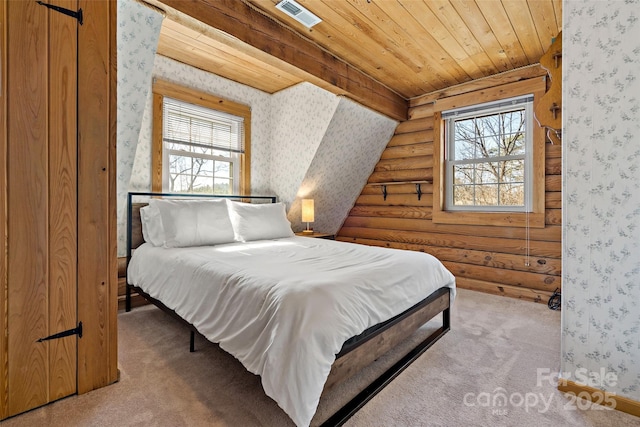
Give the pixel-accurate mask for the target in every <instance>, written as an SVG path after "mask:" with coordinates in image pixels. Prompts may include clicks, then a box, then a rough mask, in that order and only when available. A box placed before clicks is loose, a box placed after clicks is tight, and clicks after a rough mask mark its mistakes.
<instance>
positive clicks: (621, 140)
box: [561, 0, 640, 401]
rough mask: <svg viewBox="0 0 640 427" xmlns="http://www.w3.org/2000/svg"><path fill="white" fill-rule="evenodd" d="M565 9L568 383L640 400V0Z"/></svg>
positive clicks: (569, 3)
mask: <svg viewBox="0 0 640 427" xmlns="http://www.w3.org/2000/svg"><path fill="white" fill-rule="evenodd" d="M563 7H564V10H563V15H564V21H565V22H564V24H563V45H564V48H563V58H562V61H563V103H564V106H563V120H564V123H563V138H562V144H563V173H562V176H563V180H564V182H563V197H564V200H563V206H562V209H563V215H564V218H563V225H564V227H563V267H562V280H563V295H562V297H563V304H562V368H561V375H562V377H563V378H566V379H570V380H575V374H576V372H578V370H587V371H588V372H590V373H595V375H596V376H598V375H599V378H601V377H602V374H603V373H605V374H611V378H614V379H615V381H609V382H608V383H606V384H596V385H595V386H596V387H599V388H602V389H605V390H607V391H609V392H613V393H616V394H618V395H621V396H624V397H627V398H630V399H633V400H636V401H640V143H639V141H640V117H639V114H640V79H639V76H638V70H640V37H638V35H639V34H640V1H639V0H625V1H594V0H589V1H564V2H563Z"/></svg>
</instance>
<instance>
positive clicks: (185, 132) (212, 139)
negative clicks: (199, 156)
mask: <svg viewBox="0 0 640 427" xmlns="http://www.w3.org/2000/svg"><path fill="white" fill-rule="evenodd" d="M162 127H163V129H162V139H163V141H165V142H170V143H176V144H184V145H188V146H192V147H204V148H213V149H216V150H224V151H230V152H234V153H244V118H242V117H238V116H234V115H232V114H228V113H224V112H222V111H216V110H212V109H209V108H205V107H201V106H199V105H194V104H189V103H186V102H183V101H178V100H176V99H172V98H168V97H164V101H163V119H162Z"/></svg>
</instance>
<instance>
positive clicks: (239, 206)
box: [229, 202, 294, 242]
mask: <svg viewBox="0 0 640 427" xmlns="http://www.w3.org/2000/svg"><path fill="white" fill-rule="evenodd" d="M229 213H230V215H231V223H232V224H233V231H234V232H235V239H236V240H237V241H239V242H250V241H252V240H265V239H280V238H282V237H292V236H294V234H293V231H292V230H291V223H290V222H289V220H288V219H287V212H286V210H285V206H284V204H283V203H265V204H251V203H242V202H229Z"/></svg>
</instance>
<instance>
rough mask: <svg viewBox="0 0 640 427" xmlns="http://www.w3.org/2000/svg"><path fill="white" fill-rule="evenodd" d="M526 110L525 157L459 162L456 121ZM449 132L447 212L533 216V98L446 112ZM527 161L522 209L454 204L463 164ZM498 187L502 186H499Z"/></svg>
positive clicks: (446, 127)
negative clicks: (456, 173) (456, 175)
mask: <svg viewBox="0 0 640 427" xmlns="http://www.w3.org/2000/svg"><path fill="white" fill-rule="evenodd" d="M521 109H524V112H525V154H520V155H513V156H496V157H486V158H482V157H476V158H474V159H467V160H455V123H456V121H459V120H463V119H469V118H473V117H480V116H487V115H494V114H500V113H507V112H511V111H518V110H521ZM442 119H443V121H444V123H445V124H444V129H445V149H444V155H445V156H444V163H445V164H444V168H445V171H444V172H445V174H444V175H445V176H444V178H445V188H444V209H445V210H446V211H469V212H531V211H532V208H531V207H532V197H533V196H532V193H533V177H532V173H531V171H532V169H533V160H532V159H533V126H534V124H535V122H534V117H533V95H532V94H527V95H523V96H517V97H513V98H509V99H504V100H499V101H494V102H487V103H483V104H477V105H472V106H467V107H463V108H458V109H453V110H448V111H443V112H442ZM518 159H524V193H525V194H524V204H523V205H522V206H507V205H456V204H454V201H453V193H454V191H453V188H454V181H455V180H454V172H453V171H454V168H455V166H456V165H460V164H482V163H492V162H499V161H503V160H518ZM498 185H500V184H499V183H498Z"/></svg>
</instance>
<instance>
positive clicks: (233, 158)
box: [162, 97, 244, 194]
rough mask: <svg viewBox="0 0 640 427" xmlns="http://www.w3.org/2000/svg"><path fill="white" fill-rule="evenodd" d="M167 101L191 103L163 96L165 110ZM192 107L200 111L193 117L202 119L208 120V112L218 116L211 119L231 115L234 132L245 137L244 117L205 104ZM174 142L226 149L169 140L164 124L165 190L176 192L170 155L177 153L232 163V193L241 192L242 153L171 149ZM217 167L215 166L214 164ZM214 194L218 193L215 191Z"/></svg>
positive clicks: (213, 185)
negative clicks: (173, 188)
mask: <svg viewBox="0 0 640 427" xmlns="http://www.w3.org/2000/svg"><path fill="white" fill-rule="evenodd" d="M166 101H170V102H173V103H181V104H190V103H189V102H187V101H183V100H180V99H172V98H168V97H163V100H162V103H163V110H164V105H165V103H166ZM191 107H193V108H194V109H195V110H198V113H200V114H199V115H194V116H193V117H195V118H198V119H200V120H203V119H204V120H207V119H209V118H208V117H206V114H207V112H210V113H211V115H212V116H214V115H215V116H217V117H216V118H211V120H221V117H222V120H224V116H227V117H229V118H230V119H231V118H232V119H233V121H232V120H230V123H229V124H231V125H232V126H234V129H235V130H234V133H235V134H237V135H239V138H241V139H242V138H244V129H243V127H244V122H243V118H242V117H239V116H235V115H233V114H230V113H226V112H222V111H218V110H215V109H213V108H208V107H204V106H196V105H193V104H191ZM163 123H164V119H163ZM170 142H173V143H177V144H184V145H185V146H194V147H203V148H207V149H212V150H216V151H224V150H223V149H221V148H218V147H214V146H210V145H207V144H199V143H196V142H187V141H177V140H176V141H168V138H167V137H166V135H165V134H164V125H163V130H162V157H163V161H162V165H163V167H162V189H163V191H165V192H168V191H171V192H176V190H171V188H170V170H169V169H170V156H171V155H177V156H181V157H192V158H198V159H206V160H212V161H214V164H215V162H216V161H220V162H225V163H230V164H231V175H230V177H229V179H230V180H231V186H230V188H231V193H230V194H240V192H241V191H240V187H241V186H240V183H241V182H240V181H241V180H240V168H241V159H240V156H241V153H239V152H234V151H229V156H222V155H212V154H206V153H194V152H192V151H186V150H176V149H171V148H169V147H168V143H170ZM238 145H239V146H241V147H242V146H243V145H244V143H243V141H240V143H239V144H238ZM214 169H215V166H214ZM215 178H216V177H215V173H214V175H213V176H212V177H211V187H212V189H213V190H215ZM212 194H216V193H215V192H214V193H212Z"/></svg>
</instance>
